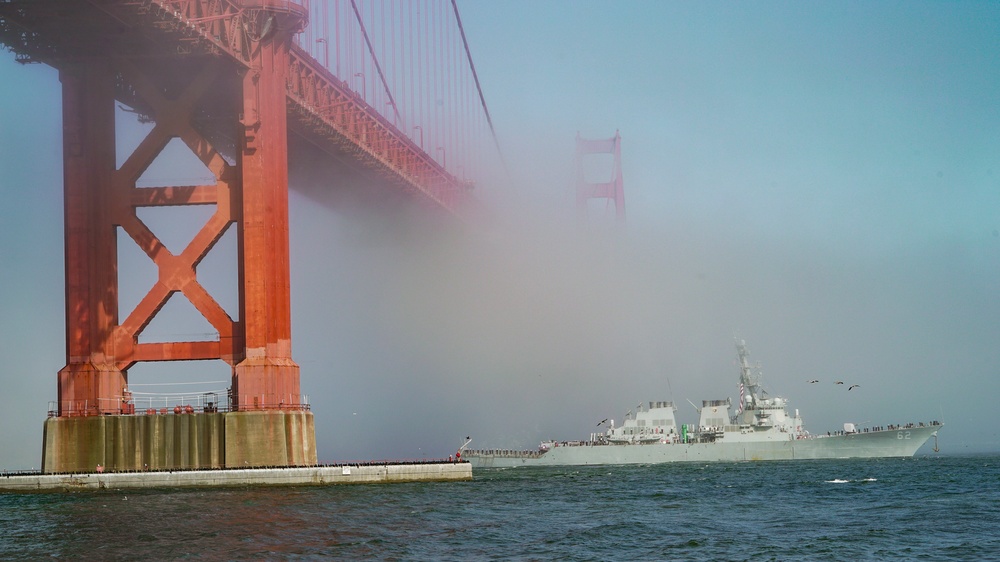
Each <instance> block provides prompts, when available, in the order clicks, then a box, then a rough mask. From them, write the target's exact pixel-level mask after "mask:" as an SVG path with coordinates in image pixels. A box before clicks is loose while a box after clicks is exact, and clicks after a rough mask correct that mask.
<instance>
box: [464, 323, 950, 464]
mask: <svg viewBox="0 0 1000 562" xmlns="http://www.w3.org/2000/svg"><path fill="white" fill-rule="evenodd" d="M736 351H737V358H738V368H739V398H738V399H737V400H736V403H735V412H733V409H734V404H733V401H732V399H730V398H726V399H716V400H703V401H702V403H701V407H700V408H697V407H696V408H697V410H698V423H697V424H696V425H695V424H690V425H688V424H683V423H681V424H678V422H677V409H676V408H675V407H674V404H673V402H668V401H653V402H648V403H645V404H643V403H639V404H638V405H636V406H635V407H634V408H631V409H629V410H628V411H627V412H626V414H625V418H624V420H623V421H622V423H621V424H620V425H615V422H614V420H610V419H609V420H604V421H602V422H601V423H600V424H598V425H606V426H607V428H606V430H605V431H604V432H601V433H591V435H590V439H588V440H586V441H545V442H543V443H542V444H541V446H539V448H538V450H535V451H511V450H503V449H481V450H466V451H464V453H463V454H464V456H463V458H464V459H467V460H469V461H471V462H472V464H473V466H474V467H476V466H479V467H511V466H529V465H548V466H553V465H589V464H633V463H665V462H684V461H709V462H710V461H741V460H779V459H820V458H852V457H858V458H872V457H907V456H913V455H914V454H915V453H916V451H917V449H919V448H920V447H921V446H922V445H923V444H924V443H926V442H927V441H928V440H929V439H930V438H931V437H933V438H934V439H935V450H937V447H936V442H937V432H938V430H939V429H940V427H941V424H940V423H939V422H937V421H932V422H929V423H926V424H925V423H918V424H914V423H907V424H887V425H884V426H874V427H869V428H860V427H857V426H856V425H855V424H853V423H845V424H844V429H843V430H838V431H833V432H828V433H826V434H822V435H811V434H810V433H809V432H807V431H806V430H805V429H804V427H803V423H802V417H801V416H800V415H799V411H798V410H797V409H795V410H794V411H793V413H792V414H789V412H788V409H787V408H788V401H787V400H786V399H784V398H782V397H780V396H770V395H769V394H768V392H767V391H766V390H765V389H764V387H763V385H762V384H761V382H760V379H761V376H760V369H759V367H756V366H754V365H751V363H750V360H749V352H748V351H747V347H746V342H744V341H743V340H738V341H737V342H736ZM731 412H732V413H731Z"/></svg>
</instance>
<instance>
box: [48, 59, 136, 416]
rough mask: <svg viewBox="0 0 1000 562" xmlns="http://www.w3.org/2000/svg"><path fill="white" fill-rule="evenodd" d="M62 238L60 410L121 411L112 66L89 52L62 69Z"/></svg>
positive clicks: (71, 413) (74, 412)
mask: <svg viewBox="0 0 1000 562" xmlns="http://www.w3.org/2000/svg"><path fill="white" fill-rule="evenodd" d="M60 80H61V81H62V88H63V194H64V195H63V196H64V200H65V203H64V205H65V209H64V221H65V231H64V237H65V246H66V355H67V358H66V366H65V367H64V368H63V369H62V370H60V371H59V383H58V386H59V388H58V398H59V410H58V411H59V415H61V416H81V415H83V416H85V415H100V414H107V413H118V412H119V408H120V397H121V396H122V392H123V390H124V388H125V384H126V381H125V375H124V373H123V371H122V369H120V368H119V367H118V365H117V364H116V361H115V357H116V353H115V346H114V329H115V326H117V325H118V263H117V262H118V259H117V249H116V242H115V229H114V228H111V227H109V225H110V224H111V222H112V217H111V215H112V213H113V207H114V205H115V203H116V202H115V198H114V192H113V189H112V185H113V178H112V174H113V173H114V170H115V128H114V127H115V115H114V101H115V91H114V73H113V72H112V69H111V67H110V65H108V64H107V63H106V62H102V61H96V60H91V61H89V62H86V63H83V64H79V65H77V66H75V67H74V68H72V69H68V70H63V71H61V73H60Z"/></svg>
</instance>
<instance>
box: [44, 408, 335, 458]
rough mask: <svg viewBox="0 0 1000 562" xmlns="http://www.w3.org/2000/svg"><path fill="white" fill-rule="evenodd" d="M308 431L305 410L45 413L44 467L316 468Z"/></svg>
mask: <svg viewBox="0 0 1000 562" xmlns="http://www.w3.org/2000/svg"><path fill="white" fill-rule="evenodd" d="M314 435H315V431H314V426H313V415H312V412H309V411H305V410H294V411H276V410H272V411H255V412H216V413H205V412H199V413H190V414H189V413H183V412H182V413H180V414H173V413H167V414H159V413H157V414H151V415H145V414H140V415H107V416H81V417H51V418H49V419H48V420H46V421H45V427H44V436H43V442H44V445H43V448H42V472H44V473H46V474H54V473H70V472H73V473H80V472H95V471H98V470H107V471H109V472H123V471H143V470H185V469H187V470H190V469H209V468H254V467H264V466H314V465H316V463H317V461H316V444H315V437H314ZM98 467H101V468H100V469H98Z"/></svg>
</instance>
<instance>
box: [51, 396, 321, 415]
mask: <svg viewBox="0 0 1000 562" xmlns="http://www.w3.org/2000/svg"><path fill="white" fill-rule="evenodd" d="M220 398H221V399H220ZM310 409H311V406H310V405H309V396H308V395H305V394H303V395H299V396H292V395H288V396H271V395H263V396H261V397H260V399H259V400H255V401H254V405H253V406H248V405H245V404H244V405H237V404H235V403H234V401H233V400H232V398H231V393H229V392H228V391H221V392H198V393H190V392H189V393H168V394H151V393H150V394H139V395H133V394H131V393H126V394H125V395H123V396H118V397H115V398H104V399H98V400H95V401H90V400H64V401H62V402H61V403H60V402H58V401H50V402H49V408H48V416H49V417H50V418H52V417H58V416H63V417H81V416H108V415H149V416H151V415H157V414H160V415H164V414H194V413H205V414H211V413H220V412H237V411H240V412H246V411H254V412H256V411H300V410H306V411H308V410H310Z"/></svg>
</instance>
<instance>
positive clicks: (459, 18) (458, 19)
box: [352, 0, 510, 176]
mask: <svg viewBox="0 0 1000 562" xmlns="http://www.w3.org/2000/svg"><path fill="white" fill-rule="evenodd" d="M352 1H353V0H352ZM451 7H452V8H454V10H455V21H456V22H458V31H459V32H460V33H461V34H462V45H463V46H464V47H465V56H467V57H468V58H469V68H470V69H471V70H472V78H473V79H474V80H475V81H476V90H477V91H478V92H479V102H480V103H482V105H483V112H484V113H485V114H486V122H487V123H489V125H490V133H491V134H492V135H493V144H495V145H496V147H497V154H498V155H499V156H500V163H501V164H502V165H503V169H504V172H506V173H507V175H508V176H509V175H510V170H508V169H507V161H506V160H504V157H503V151H502V150H500V141H499V140H498V139H497V131H496V129H494V128H493V118H492V117H490V110H489V108H487V107H486V98H485V97H484V96H483V88H482V86H481V85H480V84H479V74H477V73H476V65H475V63H473V62H472V53H471V52H470V51H469V41H468V40H467V39H466V38H465V28H464V27H463V26H462V16H460V15H458V4H457V3H455V0H451Z"/></svg>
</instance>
